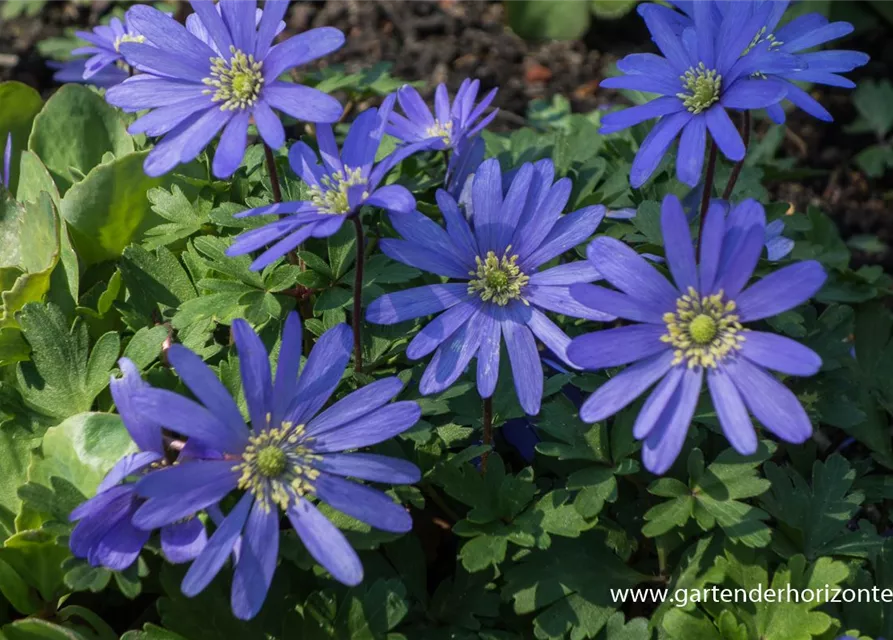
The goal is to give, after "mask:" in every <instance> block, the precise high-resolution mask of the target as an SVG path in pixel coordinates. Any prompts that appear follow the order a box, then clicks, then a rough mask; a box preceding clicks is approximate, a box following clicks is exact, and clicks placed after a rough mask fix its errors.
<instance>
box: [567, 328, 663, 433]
mask: <svg viewBox="0 0 893 640" xmlns="http://www.w3.org/2000/svg"><path fill="white" fill-rule="evenodd" d="M576 350H577V347H576V346H575V344H574V340H571V343H570V346H569V347H568V355H569V356H570V358H571V360H573V359H574V358H575V357H576ZM672 362H673V352H672V351H670V350H667V351H665V352H663V353H659V354H657V355H654V356H651V357H650V358H647V359H645V360H642V361H640V362H637V363H636V364H634V365H633V366H631V367H628V368H626V369H624V370H623V371H621V372H620V373H618V374H617V375H616V376H614V377H613V378H611V379H610V380H608V382H606V383H605V384H603V385H602V386H600V387H599V388H598V389H596V390H595V393H593V394H592V395H591V396H589V398H587V399H586V401H585V402H584V403H583V406H582V407H580V419H581V420H583V421H585V422H598V421H600V420H604V419H605V418H608V417H610V416H612V415H614V414H615V413H617V412H618V411H620V410H621V409H623V408H624V407H626V406H627V405H628V404H629V403H631V402H632V401H633V400H635V399H636V398H638V397H639V396H640V395H642V394H643V393H644V392H645V390H646V389H648V387H650V386H651V385H653V384H654V383H655V382H657V381H658V380H659V379H660V378H662V377H663V376H664V374H666V373H667V371H669V370H670V367H671V366H672Z"/></svg>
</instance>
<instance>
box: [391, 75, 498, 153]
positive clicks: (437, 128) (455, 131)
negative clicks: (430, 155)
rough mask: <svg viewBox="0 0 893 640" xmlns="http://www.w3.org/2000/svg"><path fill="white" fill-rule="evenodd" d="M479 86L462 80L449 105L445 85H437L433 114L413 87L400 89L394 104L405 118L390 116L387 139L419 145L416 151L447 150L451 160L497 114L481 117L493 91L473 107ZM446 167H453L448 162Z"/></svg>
mask: <svg viewBox="0 0 893 640" xmlns="http://www.w3.org/2000/svg"><path fill="white" fill-rule="evenodd" d="M480 85H481V83H480V80H470V79H468V78H466V79H465V80H463V81H462V84H461V85H460V86H459V90H458V91H457V92H456V97H455V99H454V100H453V103H452V104H450V96H449V93H448V92H447V88H446V85H445V84H439V85H437V90H436V91H435V92H434V114H432V113H431V110H430V109H429V108H428V105H426V104H425V101H424V100H422V96H420V95H419V92H418V91H416V90H415V88H414V87H412V86H410V85H404V86H403V87H401V88H400V90H399V91H397V100H398V101H399V102H400V106H401V107H402V108H403V113H405V114H406V115H405V116H402V115H400V114H399V113H396V112H394V113H391V115H390V118H389V122H388V128H387V133H388V135H392V136H394V137H395V138H397V139H398V140H402V141H403V142H406V143H409V144H415V143H418V144H420V145H421V146H419V147H416V150H418V151H422V150H430V151H443V150H446V149H449V150H452V151H453V154H454V156H455V155H456V154H457V153H459V152H460V151H461V150H463V149H464V148H465V147H466V146H467V144H468V142H469V141H471V140H472V139H474V137H475V136H476V135H477V134H478V133H480V132H481V131H482V130H483V129H484V127H486V126H487V125H488V124H490V122H492V121H493V118H495V117H496V114H497V113H498V112H499V110H498V109H494V110H493V111H491V112H490V113H489V114H488V115H487V116H485V117H482V116H484V111H486V110H487V107H489V106H490V104H491V103H492V102H493V98H495V97H496V91H497V90H496V89H493V90H492V91H490V93H488V94H487V95H486V96H484V98H483V99H482V100H481V101H480V102H479V103H478V104H477V105H475V100H477V95H478V89H479V88H480ZM450 166H451V167H452V166H454V163H453V162H452V161H451V163H450Z"/></svg>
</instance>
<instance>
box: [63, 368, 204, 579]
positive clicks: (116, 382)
mask: <svg viewBox="0 0 893 640" xmlns="http://www.w3.org/2000/svg"><path fill="white" fill-rule="evenodd" d="M118 365H119V366H120V367H121V373H122V376H121V377H120V378H115V377H112V381H111V384H110V389H111V392H112V398H113V399H114V401H115V406H116V407H117V408H118V413H119V414H120V415H121V420H122V421H123V422H124V426H125V427H126V428H127V431H128V433H130V437H131V438H132V439H133V441H134V442H135V443H136V445H137V447H139V449H140V451H139V452H138V453H133V454H130V455H127V456H125V457H124V458H122V459H121V460H120V461H119V462H118V463H117V464H116V465H115V466H114V467H112V469H111V471H109V472H108V474H107V475H106V476H105V478H104V479H103V481H102V482H101V483H100V485H99V487H98V488H97V490H96V496H94V497H93V498H90V499H89V500H87V501H86V502H85V503H83V504H82V505H80V506H79V507H77V508H76V509H75V510H74V511H72V512H71V519H72V520H73V521H77V525H75V527H74V530H73V531H72V532H71V538H70V540H69V546H70V547H71V552H72V553H73V554H74V555H75V556H76V557H78V558H85V559H86V560H87V561H88V562H89V563H90V564H91V565H92V566H94V567H96V566H103V567H106V568H108V569H113V570H115V571H123V570H124V569H126V568H127V567H129V566H130V565H132V564H133V563H134V562H135V561H136V559H137V557H139V554H140V551H142V548H143V546H144V545H145V544H146V542H148V540H149V536H150V535H151V530H146V529H140V528H138V527H136V526H134V525H133V523H132V522H131V518H132V517H133V514H134V513H136V510H137V509H138V508H139V507H140V505H141V504H143V503H144V502H145V500H143V499H142V498H140V497H139V496H137V494H136V491H135V488H136V484H135V483H134V481H133V480H134V478H137V477H139V476H142V475H143V474H145V473H146V472H148V471H149V469H150V468H151V467H152V466H153V465H159V464H162V463H163V461H164V459H165V456H164V448H163V445H162V439H161V427H160V426H159V424H158V423H157V422H156V421H155V420H153V418H152V417H151V416H147V415H145V414H144V413H142V412H140V411H139V410H137V409H136V408H134V406H133V396H134V394H135V393H136V392H138V391H139V390H140V389H144V388H148V386H149V385H148V384H146V383H145V382H144V381H143V380H142V378H140V374H139V370H138V369H137V368H136V365H134V364H133V362H131V361H130V360H129V359H127V358H121V359H120V360H119V361H118ZM206 542H207V535H206V533H205V527H204V525H203V524H202V523H201V521H200V520H199V519H198V518H185V519H183V520H180V521H177V522H171V523H167V524H165V525H164V526H162V527H161V549H162V551H163V552H164V555H165V557H166V558H167V559H168V560H169V561H170V562H174V563H179V562H189V561H190V560H194V559H195V558H196V557H197V556H198V554H199V553H201V551H202V550H203V549H204V548H205V544H206Z"/></svg>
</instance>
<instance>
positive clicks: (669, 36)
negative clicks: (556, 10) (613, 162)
mask: <svg viewBox="0 0 893 640" xmlns="http://www.w3.org/2000/svg"><path fill="white" fill-rule="evenodd" d="M729 5H730V7H729V9H728V11H727V12H726V13H725V15H724V16H723V18H722V20H721V21H720V22H719V23H718V24H717V23H715V21H714V19H713V18H712V15H711V14H712V10H713V5H712V3H708V2H695V3H694V11H695V16H694V20H693V23H692V25H691V26H688V25H685V24H684V22H685V21H686V20H687V18H686V17H685V16H683V15H682V14H680V13H678V12H676V11H673V10H672V9H670V8H668V7H662V6H659V5H655V4H646V5H642V6H640V7H639V13H640V14H641V15H642V17H643V18H644V19H645V23H646V24H647V26H648V29H649V31H650V32H651V35H652V37H653V39H654V41H655V42H656V43H657V46H658V47H659V48H660V50H661V52H662V53H663V56H658V55H655V54H651V53H634V54H631V55H628V56H626V57H624V58H623V59H622V60H620V61H619V62H618V63H617V67H618V69H620V71H622V72H623V73H624V75H621V76H617V77H614V78H607V79H606V80H603V81H602V83H601V86H602V87H608V88H613V89H633V90H637V91H645V92H649V93H656V94H660V97H659V98H655V99H654V100H652V101H650V102H648V103H646V104H643V105H639V106H635V107H631V108H629V109H623V110H622V111H617V112H613V113H609V114H607V115H605V116H604V117H603V118H602V127H601V132H602V133H606V134H607V133H613V132H615V131H620V130H621V129H626V128H628V127H631V126H633V125H635V124H638V123H640V122H644V121H645V120H650V119H652V118H660V120H659V121H658V122H657V124H656V125H655V126H654V128H653V129H652V130H651V132H650V133H649V134H648V136H647V137H646V138H645V140H644V141H643V142H642V146H641V147H640V148H639V150H638V152H637V153H636V157H635V159H634V160H633V165H632V169H631V171H630V182H631V184H632V185H633V187H640V186H641V185H642V184H644V183H645V181H646V180H647V179H648V178H649V177H650V176H651V174H652V173H654V170H655V169H656V168H657V166H658V164H659V163H660V161H661V159H662V158H663V156H664V154H665V153H666V152H667V150H668V149H669V148H670V145H671V144H672V143H673V140H675V139H676V136H677V135H678V136H679V151H678V153H677V156H676V175H677V176H678V178H679V180H681V181H682V182H684V183H686V184H688V185H690V186H695V185H696V184H697V183H698V181H699V180H700V178H701V170H702V168H703V164H704V148H705V144H706V141H707V132H708V131H709V132H710V136H711V138H712V139H713V140H714V142H715V143H716V144H717V146H718V147H719V149H720V151H722V152H723V154H724V155H725V156H726V157H727V158H729V159H730V160H733V161H735V162H737V161H739V160H741V159H742V158H744V154H745V148H744V141H743V140H742V138H741V134H740V133H739V132H738V129H737V128H736V127H735V124H734V123H733V122H732V120H731V118H730V117H729V114H728V113H727V112H726V110H727V109H735V110H746V109H760V108H765V107H768V106H770V105H773V104H776V103H778V102H779V101H780V100H781V99H782V98H783V97H784V96H785V93H786V87H785V84H784V83H783V82H779V81H776V80H771V79H758V78H751V74H753V73H755V72H756V71H758V70H759V71H761V72H763V73H776V72H781V71H785V70H791V69H793V68H796V64H795V61H794V59H793V57H791V56H788V55H785V54H779V53H778V52H774V51H770V48H771V47H770V43H769V42H768V41H763V42H760V43H758V44H756V45H755V46H752V45H751V43H752V42H753V40H754V38H755V37H756V35H757V34H758V33H759V31H760V29H761V28H762V26H763V25H764V24H765V21H766V16H767V15H768V13H769V12H770V10H771V7H769V6H766V7H764V8H761V9H759V10H758V11H756V12H752V11H751V8H750V5H749V3H747V2H731V3H729Z"/></svg>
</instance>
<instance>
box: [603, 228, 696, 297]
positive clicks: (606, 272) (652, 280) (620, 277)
mask: <svg viewBox="0 0 893 640" xmlns="http://www.w3.org/2000/svg"><path fill="white" fill-rule="evenodd" d="M586 255H587V257H588V258H589V261H590V262H592V263H593V264H594V265H595V268H596V269H598V270H599V271H600V272H601V274H602V276H603V277H604V278H605V280H607V281H608V282H610V283H611V284H612V285H614V286H615V287H617V288H618V289H620V290H621V291H623V292H624V293H626V294H627V295H629V296H632V297H633V298H637V299H639V300H644V301H648V302H651V303H653V304H657V305H660V306H661V307H662V308H667V309H669V308H671V307H673V306H674V305H675V302H676V297H677V295H678V293H677V291H676V290H675V289H674V288H673V287H672V285H670V283H669V282H667V279H666V278H664V277H663V276H662V275H661V274H660V273H658V271H657V270H656V269H655V268H654V267H653V266H651V265H650V264H649V263H648V262H647V261H646V260H645V258H643V257H642V256H640V255H639V254H637V253H636V252H635V251H634V250H633V249H631V248H630V247H628V246H627V245H625V244H624V243H622V242H621V241H620V240H616V239H615V238H608V237H600V238H596V239H595V240H593V241H592V244H590V245H589V248H588V249H587V251H586Z"/></svg>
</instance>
